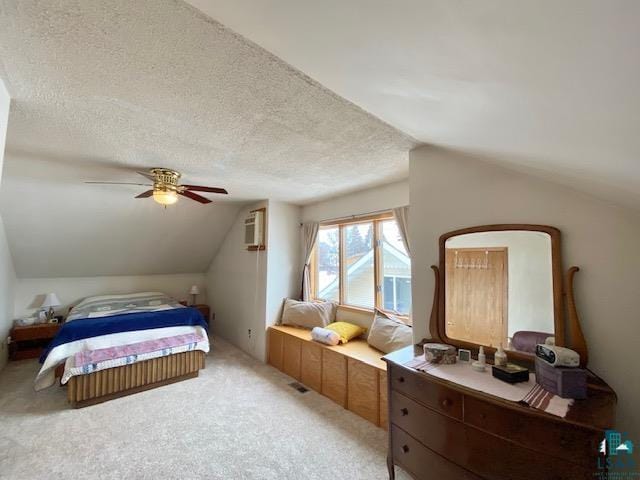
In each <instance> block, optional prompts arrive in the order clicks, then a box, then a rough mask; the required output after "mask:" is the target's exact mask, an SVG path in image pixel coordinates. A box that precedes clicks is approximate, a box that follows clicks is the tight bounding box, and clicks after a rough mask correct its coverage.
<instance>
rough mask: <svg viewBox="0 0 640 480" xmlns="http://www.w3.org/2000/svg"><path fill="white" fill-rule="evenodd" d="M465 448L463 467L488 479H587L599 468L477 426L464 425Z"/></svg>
mask: <svg viewBox="0 0 640 480" xmlns="http://www.w3.org/2000/svg"><path fill="white" fill-rule="evenodd" d="M465 430H466V442H465V444H464V446H463V448H464V450H465V452H466V455H467V458H466V460H465V462H464V463H462V464H461V465H462V466H464V467H465V468H467V469H469V470H471V471H472V472H474V473H476V474H477V475H480V476H481V477H482V478H484V479H487V480H505V479H513V480H542V479H544V480H586V479H590V478H591V479H593V478H595V477H594V472H595V471H596V470H597V466H596V464H595V463H593V464H592V465H591V466H590V467H586V466H582V465H578V464H576V463H569V462H567V461H565V460H561V459H559V458H557V457H552V456H550V455H547V454H544V453H540V452H535V451H533V450H531V449H528V448H525V447H521V446H519V445H516V444H514V443H512V442H509V441H507V440H504V439H502V438H500V437H497V436H494V435H491V434H488V433H486V432H483V431H481V430H478V429H476V428H475V427H471V426H465Z"/></svg>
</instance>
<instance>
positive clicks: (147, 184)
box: [84, 182, 153, 187]
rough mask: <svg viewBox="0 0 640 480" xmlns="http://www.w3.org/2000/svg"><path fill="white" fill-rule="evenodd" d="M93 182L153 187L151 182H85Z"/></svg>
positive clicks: (97, 183)
mask: <svg viewBox="0 0 640 480" xmlns="http://www.w3.org/2000/svg"><path fill="white" fill-rule="evenodd" d="M84 183H93V184H94V185H138V186H140V187H153V185H151V184H149V183H134V182H84Z"/></svg>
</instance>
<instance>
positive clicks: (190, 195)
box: [178, 190, 211, 203]
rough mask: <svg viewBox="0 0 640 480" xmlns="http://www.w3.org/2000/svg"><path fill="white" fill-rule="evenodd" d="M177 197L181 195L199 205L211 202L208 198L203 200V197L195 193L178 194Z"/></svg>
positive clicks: (187, 191)
mask: <svg viewBox="0 0 640 480" xmlns="http://www.w3.org/2000/svg"><path fill="white" fill-rule="evenodd" d="M178 195H182V196H183V197H187V198H190V199H191V200H195V201H196V202H200V203H211V200H209V199H208V198H204V197H203V196H201V195H198V194H197V193H193V192H190V191H189V190H185V191H184V192H178Z"/></svg>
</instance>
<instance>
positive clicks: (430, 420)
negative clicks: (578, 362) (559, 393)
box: [384, 346, 616, 480]
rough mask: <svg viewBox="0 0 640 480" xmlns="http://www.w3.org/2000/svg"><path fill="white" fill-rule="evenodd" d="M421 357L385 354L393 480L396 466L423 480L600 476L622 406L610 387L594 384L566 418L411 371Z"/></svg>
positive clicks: (414, 350) (411, 351) (414, 351)
mask: <svg viewBox="0 0 640 480" xmlns="http://www.w3.org/2000/svg"><path fill="white" fill-rule="evenodd" d="M420 353H421V348H420V347H413V346H412V347H407V348H404V349H402V350H399V351H397V352H394V353H391V354H389V355H387V356H385V357H384V360H385V361H386V362H387V374H388V375H387V384H388V385H387V386H388V408H389V414H388V416H389V452H388V467H389V477H390V479H393V478H394V476H395V473H394V470H395V468H394V466H395V465H398V466H400V467H402V468H403V469H404V470H405V471H407V472H408V473H409V474H410V475H411V476H412V477H413V478H415V479H419V480H422V479H424V480H427V479H429V480H431V479H437V480H449V479H452V480H453V479H495V480H498V479H500V480H503V479H514V480H528V479H532V480H533V479H535V480H578V479H589V478H597V477H595V476H594V474H595V473H596V472H597V471H598V464H597V459H598V447H599V444H600V442H601V440H602V439H603V438H604V430H605V429H608V428H610V427H611V426H612V425H613V420H614V409H615V404H616V396H615V393H614V392H613V391H612V390H611V389H610V388H609V387H608V386H606V385H605V384H603V383H601V382H600V383H598V384H594V385H593V387H592V388H590V390H589V397H588V398H587V399H586V400H576V401H575V404H574V405H573V406H572V407H571V408H570V410H569V413H568V415H567V417H566V418H561V417H557V416H554V415H551V414H548V413H545V412H542V411H540V410H537V409H534V408H531V407H529V406H527V405H524V404H519V403H515V402H509V401H506V400H502V399H500V398H497V397H494V396H492V395H487V394H483V393H481V392H478V391H475V390H471V389H468V388H465V387H463V386H460V385H457V384H455V383H452V382H449V381H446V380H442V379H440V378H437V377H434V376H431V375H429V374H428V373H423V372H418V371H417V370H414V369H411V368H407V367H405V366H404V365H405V364H406V363H407V362H409V361H410V360H411V359H412V358H413V357H414V356H415V355H418V354H420ZM594 381H595V380H594Z"/></svg>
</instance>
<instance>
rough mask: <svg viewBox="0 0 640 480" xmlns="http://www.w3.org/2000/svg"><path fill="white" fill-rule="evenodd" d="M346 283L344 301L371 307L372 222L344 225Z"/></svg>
mask: <svg viewBox="0 0 640 480" xmlns="http://www.w3.org/2000/svg"><path fill="white" fill-rule="evenodd" d="M344 241H345V266H344V268H345V269H346V285H345V291H344V302H345V303H346V304H348V305H354V306H358V307H366V308H373V307H374V305H375V301H374V297H375V295H374V289H373V284H374V280H373V279H374V275H373V223H358V224H354V225H347V226H345V227H344Z"/></svg>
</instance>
